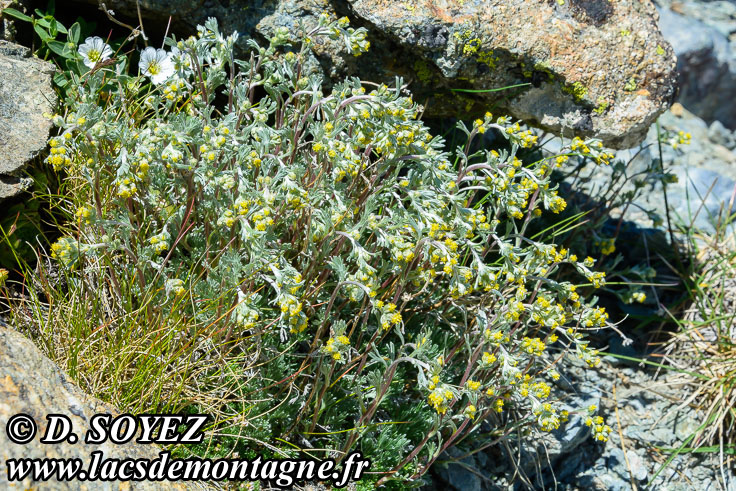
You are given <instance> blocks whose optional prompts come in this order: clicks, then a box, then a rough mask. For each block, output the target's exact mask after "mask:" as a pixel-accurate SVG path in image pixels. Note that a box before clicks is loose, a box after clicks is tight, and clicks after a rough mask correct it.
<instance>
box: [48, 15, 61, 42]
mask: <svg viewBox="0 0 736 491" xmlns="http://www.w3.org/2000/svg"><path fill="white" fill-rule="evenodd" d="M49 34H51V37H52V38H56V36H57V35H58V34H59V29H58V27H57V26H56V19H51V21H50V22H49Z"/></svg>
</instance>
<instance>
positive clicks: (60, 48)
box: [48, 41, 74, 58]
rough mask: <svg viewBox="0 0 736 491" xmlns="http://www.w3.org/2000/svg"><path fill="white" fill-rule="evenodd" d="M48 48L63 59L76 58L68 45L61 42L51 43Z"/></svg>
mask: <svg viewBox="0 0 736 491" xmlns="http://www.w3.org/2000/svg"><path fill="white" fill-rule="evenodd" d="M48 46H49V49H50V50H51V51H53V52H54V53H56V54H57V55H59V56H61V57H62V58H73V57H74V55H73V54H72V51H71V50H70V49H69V45H68V44H67V43H62V42H61V41H49V42H48Z"/></svg>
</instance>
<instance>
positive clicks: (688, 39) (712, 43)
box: [659, 2, 736, 129]
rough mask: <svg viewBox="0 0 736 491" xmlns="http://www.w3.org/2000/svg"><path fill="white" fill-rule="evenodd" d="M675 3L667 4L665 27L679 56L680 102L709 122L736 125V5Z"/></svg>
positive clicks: (663, 11) (663, 16)
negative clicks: (735, 102)
mask: <svg viewBox="0 0 736 491" xmlns="http://www.w3.org/2000/svg"><path fill="white" fill-rule="evenodd" d="M669 7H670V8H667V6H666V5H663V6H662V8H661V10H660V21H659V26H660V29H661V30H662V34H663V35H664V36H665V38H666V39H667V40H668V41H669V42H670V43H672V47H673V48H674V50H675V54H676V55H677V71H678V74H679V82H680V93H679V95H678V100H679V102H681V103H682V105H683V106H685V107H686V108H687V109H688V110H690V111H692V112H693V113H695V114H696V115H697V116H699V117H700V118H702V119H703V120H705V121H706V122H707V123H711V122H713V121H720V122H721V123H723V124H724V125H725V126H726V127H728V128H731V129H736V110H734V107H733V101H734V100H736V5H734V4H732V3H728V2H682V3H678V4H670V5H669ZM671 8H672V9H675V10H671ZM719 14H720V15H719Z"/></svg>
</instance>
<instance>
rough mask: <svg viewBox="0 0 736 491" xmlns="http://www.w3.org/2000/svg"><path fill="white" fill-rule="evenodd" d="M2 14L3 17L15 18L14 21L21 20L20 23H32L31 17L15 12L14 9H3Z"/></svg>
mask: <svg viewBox="0 0 736 491" xmlns="http://www.w3.org/2000/svg"><path fill="white" fill-rule="evenodd" d="M2 14H3V15H9V16H10V17H15V18H16V19H18V20H22V21H25V22H33V18H32V17H28V16H27V15H26V14H24V13H23V12H20V11H18V10H15V9H11V8H7V9H3V11H2Z"/></svg>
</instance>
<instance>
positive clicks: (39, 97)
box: [0, 40, 56, 199]
mask: <svg viewBox="0 0 736 491" xmlns="http://www.w3.org/2000/svg"><path fill="white" fill-rule="evenodd" d="M0 73H1V74H2V76H0V199H2V198H7V197H10V196H14V195H16V194H18V193H19V192H21V191H22V190H23V189H24V188H25V187H26V186H27V184H28V183H29V182H30V181H29V180H27V179H23V178H22V177H20V173H21V172H22V170H23V168H24V167H25V165H26V164H27V163H28V162H29V161H30V160H31V159H33V158H34V157H36V156H37V155H38V154H39V153H40V152H41V151H43V150H44V149H45V148H46V142H47V139H48V137H49V130H50V129H51V126H52V125H51V122H50V121H49V120H48V119H47V118H45V117H44V116H43V114H44V113H50V112H53V110H54V106H55V105H56V94H55V93H54V90H53V88H52V86H51V77H52V74H53V73H54V66H53V65H51V64H50V63H48V62H45V61H42V60H39V59H38V58H33V57H31V55H30V50H29V49H28V48H24V47H22V46H19V45H17V44H13V43H10V42H7V41H2V40H0Z"/></svg>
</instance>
